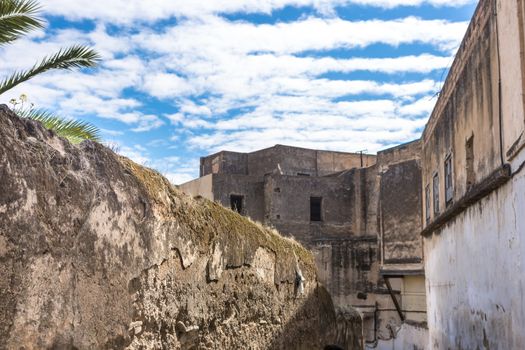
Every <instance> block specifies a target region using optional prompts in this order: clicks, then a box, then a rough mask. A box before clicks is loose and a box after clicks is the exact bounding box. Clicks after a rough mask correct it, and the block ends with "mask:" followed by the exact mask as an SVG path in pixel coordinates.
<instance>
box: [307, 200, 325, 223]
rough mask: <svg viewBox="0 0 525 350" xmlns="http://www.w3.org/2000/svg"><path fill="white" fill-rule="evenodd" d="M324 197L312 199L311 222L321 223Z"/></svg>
mask: <svg viewBox="0 0 525 350" xmlns="http://www.w3.org/2000/svg"><path fill="white" fill-rule="evenodd" d="M322 202H323V198H322V197H310V221H321V207H322Z"/></svg>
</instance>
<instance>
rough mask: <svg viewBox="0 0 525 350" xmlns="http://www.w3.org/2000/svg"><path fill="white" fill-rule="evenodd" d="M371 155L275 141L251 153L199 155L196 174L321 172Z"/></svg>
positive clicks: (368, 160)
mask: <svg viewBox="0 0 525 350" xmlns="http://www.w3.org/2000/svg"><path fill="white" fill-rule="evenodd" d="M375 158H376V156H375V155H371V154H359V153H345V152H334V151H319V150H313V149H307V148H299V147H291V146H283V145H275V146H273V147H270V148H265V149H262V150H259V151H255V152H251V153H238V152H228V151H222V152H219V153H216V154H212V155H210V156H207V157H203V158H201V170H200V176H204V175H207V174H218V173H224V174H244V175H248V174H249V175H254V176H260V177H261V178H262V177H263V176H264V175H267V174H271V173H279V174H281V175H298V174H300V175H309V176H324V175H328V174H333V173H336V172H339V171H343V170H346V169H351V168H360V167H368V166H371V165H373V164H374V163H375Z"/></svg>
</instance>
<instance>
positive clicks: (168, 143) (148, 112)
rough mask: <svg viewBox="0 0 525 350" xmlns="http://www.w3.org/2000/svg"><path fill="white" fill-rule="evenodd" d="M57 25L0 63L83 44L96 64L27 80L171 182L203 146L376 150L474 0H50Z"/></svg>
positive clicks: (409, 133)
mask: <svg viewBox="0 0 525 350" xmlns="http://www.w3.org/2000/svg"><path fill="white" fill-rule="evenodd" d="M42 5H44V16H45V18H46V19H47V21H48V26H47V28H46V29H45V30H43V31H38V32H34V33H32V34H31V35H30V36H28V37H27V38H25V39H23V40H19V41H18V42H17V43H16V44H14V45H10V46H4V47H1V48H0V55H1V57H3V60H2V61H3V64H2V67H0V74H1V75H2V76H3V75H6V74H8V73H9V72H12V71H13V70H14V69H19V68H24V67H29V66H31V65H32V64H33V63H34V62H35V61H36V60H38V59H40V58H42V57H43V56H44V55H45V54H50V53H52V52H54V51H56V50H57V49H58V48H60V47H63V46H67V45H70V44H73V43H83V44H87V45H90V46H93V47H95V48H96V49H97V50H98V51H99V52H100V53H101V55H102V57H103V61H102V62H101V64H100V66H99V67H98V68H96V69H91V70H83V71H78V72H52V73H49V74H46V75H44V76H41V77H39V78H37V79H34V80H32V81H30V82H28V83H25V84H23V85H21V86H19V87H17V88H16V89H14V90H13V91H12V92H10V93H8V94H5V95H4V96H2V98H3V99H5V100H4V101H0V102H2V103H6V102H7V101H9V99H11V98H13V97H17V96H18V95H20V94H21V93H24V94H26V95H27V96H28V98H29V100H30V101H31V102H33V103H35V105H36V106H38V107H43V108H48V109H50V110H53V111H56V112H58V113H60V114H62V115H64V116H69V117H72V118H77V119H83V120H86V121H89V122H91V123H93V124H95V125H97V126H98V127H99V128H101V129H102V131H103V132H102V136H103V138H104V139H105V141H106V142H107V143H109V144H111V145H113V146H114V147H115V148H116V149H117V150H118V151H119V152H120V153H121V154H123V155H126V156H128V157H130V158H131V159H133V160H135V161H137V162H139V163H141V164H144V165H147V166H149V167H152V168H156V169H157V170H159V171H160V172H162V173H163V174H165V175H166V176H167V177H168V178H169V179H170V180H171V181H172V182H174V183H181V182H185V181H187V180H190V179H191V178H194V177H197V176H198V168H199V157H200V156H204V155H207V154H209V153H212V152H215V151H218V150H222V149H227V150H233V151H241V152H244V151H253V150H256V149H260V148H265V147H270V146H273V145H274V144H277V143H279V144H287V145H295V146H301V147H308V148H319V149H330V150H340V151H350V152H351V151H358V150H364V149H366V150H368V151H369V152H376V151H377V150H380V149H383V148H386V147H390V146H393V145H396V144H399V143H402V142H406V141H409V140H413V139H416V138H418V137H419V136H420V133H421V131H422V128H423V127H424V125H425V122H426V120H427V119H428V116H429V114H430V112H431V111H432V108H433V105H434V103H435V96H436V94H437V93H438V92H439V90H440V87H441V85H442V83H443V80H444V79H445V77H446V71H447V69H448V67H449V66H450V64H451V63H452V60H453V56H454V53H455V51H456V49H457V47H458V45H459V43H460V41H461V39H462V37H463V34H464V33H465V30H466V28H467V25H468V21H469V20H470V18H471V16H472V14H473V12H474V9H475V6H476V1H473V0H215V1H211V0H209V1H193V0H157V1H144V0H141V1H139V0H126V1H124V0H111V1H101V0H90V1H70V0H46V1H42Z"/></svg>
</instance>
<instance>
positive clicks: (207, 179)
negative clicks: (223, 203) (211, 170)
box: [178, 174, 214, 201]
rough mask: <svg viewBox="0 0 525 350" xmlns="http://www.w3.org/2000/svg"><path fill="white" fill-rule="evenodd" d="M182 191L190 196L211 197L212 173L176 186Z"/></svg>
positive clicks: (210, 198)
mask: <svg viewBox="0 0 525 350" xmlns="http://www.w3.org/2000/svg"><path fill="white" fill-rule="evenodd" d="M178 187H179V188H180V189H181V190H182V191H183V192H184V193H186V194H189V195H190V196H197V195H199V196H201V197H204V198H206V199H209V200H211V201H212V200H214V197H213V174H209V175H205V176H202V177H199V178H198V179H195V180H192V181H189V182H186V183H184V184H182V185H180V186H178Z"/></svg>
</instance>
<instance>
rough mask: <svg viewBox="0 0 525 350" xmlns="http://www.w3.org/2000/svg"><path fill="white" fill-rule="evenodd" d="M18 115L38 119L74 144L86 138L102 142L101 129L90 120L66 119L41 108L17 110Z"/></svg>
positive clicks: (47, 127)
mask: <svg viewBox="0 0 525 350" xmlns="http://www.w3.org/2000/svg"><path fill="white" fill-rule="evenodd" d="M15 113H16V114H18V116H20V117H22V118H28V119H32V120H36V121H38V122H40V123H42V125H43V126H44V127H45V128H46V129H50V130H53V131H54V132H55V133H56V134H57V135H59V136H62V137H64V138H66V139H67V140H69V142H71V143H73V144H77V143H80V142H82V141H84V140H91V141H95V142H100V135H99V134H100V131H99V129H98V128H97V127H96V126H94V125H93V124H90V123H88V122H84V121H79V120H73V119H65V118H62V117H60V116H57V115H55V114H53V113H51V112H48V111H45V110H41V109H30V110H27V109H25V110H22V109H21V110H16V111H15Z"/></svg>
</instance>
